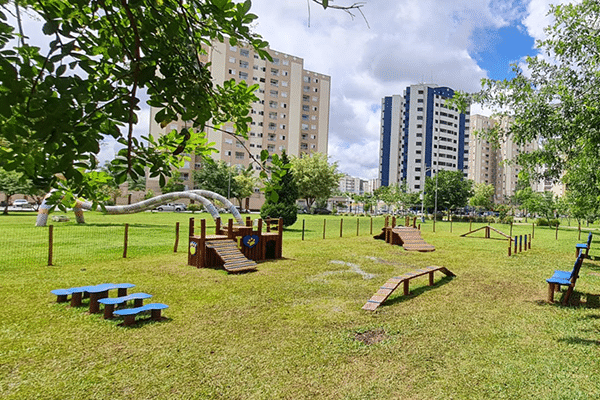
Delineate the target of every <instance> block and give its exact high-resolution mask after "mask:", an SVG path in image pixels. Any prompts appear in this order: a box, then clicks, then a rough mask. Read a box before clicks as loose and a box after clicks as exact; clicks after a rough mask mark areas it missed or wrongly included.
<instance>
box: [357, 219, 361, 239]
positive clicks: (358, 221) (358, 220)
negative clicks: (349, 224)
mask: <svg viewBox="0 0 600 400" xmlns="http://www.w3.org/2000/svg"><path fill="white" fill-rule="evenodd" d="M359 230H360V219H358V218H356V236H358V232H359Z"/></svg>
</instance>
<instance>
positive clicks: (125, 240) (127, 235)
mask: <svg viewBox="0 0 600 400" xmlns="http://www.w3.org/2000/svg"><path fill="white" fill-rule="evenodd" d="M128 238H129V224H125V237H124V239H123V258H127V239H128Z"/></svg>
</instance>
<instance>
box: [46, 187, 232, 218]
mask: <svg viewBox="0 0 600 400" xmlns="http://www.w3.org/2000/svg"><path fill="white" fill-rule="evenodd" d="M51 194H52V192H50V193H48V194H47V195H46V197H45V198H44V201H43V202H42V205H41V206H40V208H39V210H38V215H37V219H36V222H35V226H46V222H47V221H48V215H49V214H50V212H51V211H52V208H53V206H51V205H50V204H48V203H47V202H46V199H47V198H48V197H50V195H51ZM178 199H190V200H194V201H198V202H199V203H201V204H202V205H203V206H204V208H206V211H208V212H209V213H210V215H211V216H212V217H213V219H215V220H216V219H217V218H220V215H219V212H218V211H217V208H216V207H215V206H214V204H213V203H211V201H210V200H208V199H212V200H218V201H220V202H221V203H222V204H223V205H224V206H225V208H226V209H227V210H228V211H229V212H230V213H231V214H232V215H233V217H234V218H235V219H236V221H237V222H238V224H239V225H244V221H243V220H242V216H241V215H240V212H239V211H238V209H237V208H236V207H235V206H234V205H233V204H232V203H231V202H230V201H229V200H228V199H226V198H225V197H223V196H221V195H220V194H218V193H215V192H211V191H209V190H187V191H184V192H172V193H166V194H162V195H159V196H156V197H153V198H151V199H148V200H144V201H140V202H138V203H135V204H128V205H124V206H105V207H104V208H102V207H101V206H97V207H96V208H95V211H105V212H106V213H107V214H134V213H138V212H142V211H147V210H151V209H153V208H155V207H157V206H159V205H161V204H165V203H167V202H169V201H172V200H178ZM93 209H94V207H93V204H92V203H91V202H89V201H82V200H77V201H76V203H75V206H74V207H73V212H74V213H75V219H76V221H77V223H79V224H84V223H85V219H84V217H83V211H84V210H93Z"/></svg>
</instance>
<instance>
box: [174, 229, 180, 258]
mask: <svg viewBox="0 0 600 400" xmlns="http://www.w3.org/2000/svg"><path fill="white" fill-rule="evenodd" d="M178 246H179V222H176V223H175V246H174V247H173V253H177V247H178Z"/></svg>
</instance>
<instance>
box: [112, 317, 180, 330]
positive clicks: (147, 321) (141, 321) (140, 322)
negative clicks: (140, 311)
mask: <svg viewBox="0 0 600 400" xmlns="http://www.w3.org/2000/svg"><path fill="white" fill-rule="evenodd" d="M171 321H173V319H172V318H168V317H160V321H156V320H154V319H152V317H150V316H148V317H146V318H136V320H135V323H133V324H132V325H123V322H121V323H118V324H117V326H118V327H121V328H124V329H140V328H143V327H145V326H146V325H154V324H163V323H169V322H171Z"/></svg>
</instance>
